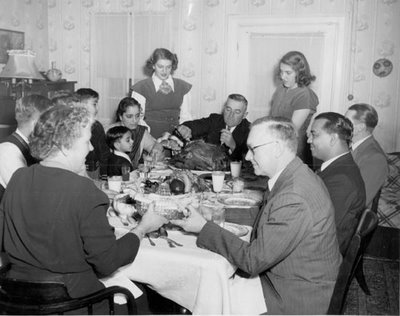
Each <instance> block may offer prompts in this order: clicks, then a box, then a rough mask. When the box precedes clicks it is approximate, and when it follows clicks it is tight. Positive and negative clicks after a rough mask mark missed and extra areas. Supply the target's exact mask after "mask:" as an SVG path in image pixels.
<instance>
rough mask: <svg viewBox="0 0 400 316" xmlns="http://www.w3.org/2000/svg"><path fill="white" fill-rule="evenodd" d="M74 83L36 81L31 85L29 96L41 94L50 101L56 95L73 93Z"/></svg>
mask: <svg viewBox="0 0 400 316" xmlns="http://www.w3.org/2000/svg"><path fill="white" fill-rule="evenodd" d="M75 83H76V81H63V80H60V81H55V82H54V81H36V82H34V83H32V85H31V88H30V92H29V94H41V95H44V96H46V97H48V98H49V99H51V98H52V97H53V96H54V95H55V94H56V93H60V92H70V93H73V92H75Z"/></svg>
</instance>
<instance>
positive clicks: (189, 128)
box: [178, 94, 250, 160]
mask: <svg viewBox="0 0 400 316" xmlns="http://www.w3.org/2000/svg"><path fill="white" fill-rule="evenodd" d="M246 115H247V100H246V98H245V97H244V96H242V95H240V94H230V95H229V96H228V99H227V100H226V102H225V104H224V109H223V112H222V114H216V113H213V114H211V115H210V116H209V117H207V118H202V119H199V120H194V121H187V122H184V123H183V124H182V125H180V126H179V127H178V131H179V132H180V133H181V135H182V136H183V137H184V138H186V139H191V138H194V139H196V138H204V140H205V141H206V142H207V143H211V144H222V145H223V146H224V147H225V148H226V150H227V152H228V153H229V155H230V157H231V159H233V160H241V159H242V158H244V156H245V154H246V152H247V147H246V140H247V136H248V134H249V126H250V122H249V121H248V120H247V119H246Z"/></svg>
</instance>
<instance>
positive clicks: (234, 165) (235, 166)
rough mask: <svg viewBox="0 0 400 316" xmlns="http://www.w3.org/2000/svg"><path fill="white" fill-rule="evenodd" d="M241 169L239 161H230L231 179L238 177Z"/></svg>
mask: <svg viewBox="0 0 400 316" xmlns="http://www.w3.org/2000/svg"><path fill="white" fill-rule="evenodd" d="M241 169H242V162H241V161H231V175H232V178H238V177H240V170H241Z"/></svg>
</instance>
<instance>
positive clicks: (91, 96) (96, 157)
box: [76, 88, 110, 179]
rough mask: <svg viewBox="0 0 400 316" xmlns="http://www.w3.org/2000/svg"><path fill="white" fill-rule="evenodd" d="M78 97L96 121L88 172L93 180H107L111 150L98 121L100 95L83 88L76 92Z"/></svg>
mask: <svg viewBox="0 0 400 316" xmlns="http://www.w3.org/2000/svg"><path fill="white" fill-rule="evenodd" d="M76 96H77V97H78V99H79V102H80V104H79V105H80V106H83V107H85V108H86V109H87V110H88V111H89V113H90V115H91V116H92V118H93V119H94V120H95V121H94V123H93V125H92V130H91V131H92V137H91V138H90V142H91V144H92V146H93V150H92V151H90V152H89V153H88V155H87V156H86V161H85V165H86V172H87V174H88V176H89V177H91V178H92V179H99V178H101V179H104V178H107V163H108V157H109V156H110V149H109V148H108V146H107V144H106V139H105V138H106V134H105V132H104V127H103V125H102V124H101V123H100V122H99V121H98V120H96V117H97V112H98V109H97V103H98V102H99V94H98V93H97V92H96V91H95V90H93V89H90V88H81V89H79V90H77V91H76Z"/></svg>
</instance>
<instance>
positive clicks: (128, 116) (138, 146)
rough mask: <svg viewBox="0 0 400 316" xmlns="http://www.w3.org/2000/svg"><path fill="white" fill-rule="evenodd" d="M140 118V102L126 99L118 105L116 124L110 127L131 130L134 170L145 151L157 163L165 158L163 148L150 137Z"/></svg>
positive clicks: (131, 157)
mask: <svg viewBox="0 0 400 316" xmlns="http://www.w3.org/2000/svg"><path fill="white" fill-rule="evenodd" d="M140 117H141V107H140V104H139V102H138V101H136V100H135V99H134V98H130V97H126V98H123V99H122V100H121V101H120V102H119V104H118V108H117V113H116V123H115V124H113V125H111V126H110V128H112V127H114V126H126V127H127V128H129V129H130V130H131V132H132V140H133V146H132V150H131V152H130V153H129V154H128V156H129V158H130V159H131V161H132V165H133V168H134V169H136V168H137V166H138V164H139V159H140V157H141V156H142V153H143V150H145V151H147V152H148V153H149V154H151V155H152V156H153V155H154V156H155V158H156V160H157V161H158V160H160V159H162V158H163V157H164V153H163V146H162V145H161V144H160V143H158V142H157V141H156V140H155V139H154V138H153V137H152V136H151V135H150V133H149V131H148V130H147V128H146V127H145V126H143V125H139V121H140Z"/></svg>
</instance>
